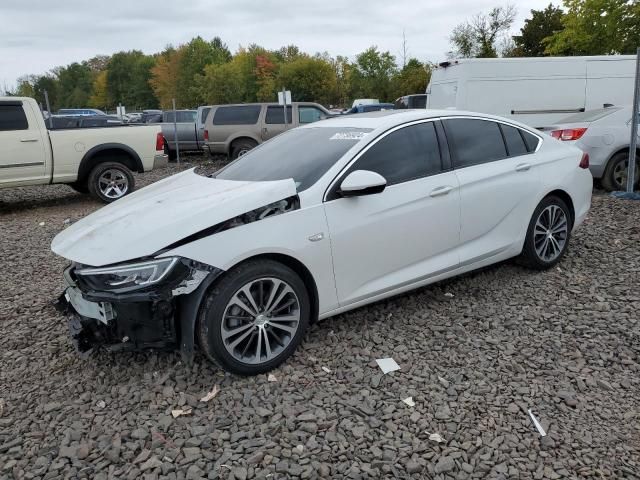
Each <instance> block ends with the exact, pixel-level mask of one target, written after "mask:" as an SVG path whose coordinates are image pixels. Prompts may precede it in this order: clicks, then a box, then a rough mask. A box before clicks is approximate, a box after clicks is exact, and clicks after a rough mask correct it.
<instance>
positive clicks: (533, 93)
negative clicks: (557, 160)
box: [426, 55, 636, 128]
mask: <svg viewBox="0 0 640 480" xmlns="http://www.w3.org/2000/svg"><path fill="white" fill-rule="evenodd" d="M635 58H636V57H635V55H610V56H592V57H536V58H473V59H466V58H465V59H459V60H450V61H447V62H443V63H441V64H440V65H438V67H437V68H436V69H434V70H433V73H432V76H431V82H430V83H429V85H428V86H427V91H426V93H427V108H437V109H442V108H445V109H446V108H451V109H457V110H469V111H474V112H481V113H490V114H494V115H500V116H503V117H507V118H511V119H513V120H517V121H520V122H523V123H525V124H527V125H529V126H532V127H535V128H540V127H543V126H545V125H549V124H553V123H556V122H557V121H558V120H560V119H562V118H564V117H566V116H568V115H571V114H572V113H577V112H583V111H585V110H591V109H594V108H602V106H603V105H605V104H613V105H631V104H632V103H633V88H634V83H633V82H634V76H635Z"/></svg>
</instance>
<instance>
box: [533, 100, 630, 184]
mask: <svg viewBox="0 0 640 480" xmlns="http://www.w3.org/2000/svg"><path fill="white" fill-rule="evenodd" d="M632 114H633V112H632V107H616V106H611V107H607V108H599V109H596V110H589V111H587V112H583V113H576V114H575V115H571V116H569V117H566V118H564V119H562V120H560V121H559V122H558V123H557V124H555V125H551V126H548V127H545V128H543V130H544V131H546V132H547V133H549V134H550V135H551V136H552V137H554V138H557V139H558V140H562V141H563V142H567V143H572V144H574V145H575V146H576V147H578V148H580V149H581V150H582V151H584V152H586V153H588V154H589V169H590V170H591V173H592V174H593V177H594V178H596V179H599V180H600V183H601V184H602V186H603V187H604V189H605V190H608V191H612V190H626V188H627V171H628V168H629V144H630V142H631V116H632ZM639 145H640V142H639ZM639 178H640V163H638V161H637V160H636V172H635V184H636V185H638V179H639Z"/></svg>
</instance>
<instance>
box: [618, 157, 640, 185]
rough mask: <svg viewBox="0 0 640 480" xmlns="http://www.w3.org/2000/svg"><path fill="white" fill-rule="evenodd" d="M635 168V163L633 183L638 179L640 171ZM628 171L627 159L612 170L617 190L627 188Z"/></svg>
mask: <svg viewBox="0 0 640 480" xmlns="http://www.w3.org/2000/svg"><path fill="white" fill-rule="evenodd" d="M637 167H638V164H637V163H636V171H635V175H634V177H635V179H634V180H635V181H634V183H635V182H637V181H638V178H640V171H639V169H638V168H637ZM628 171H629V159H625V160H621V161H620V162H618V163H617V164H616V165H615V167H614V168H613V181H614V182H615V183H616V185H617V187H618V189H619V190H624V189H625V188H627V178H628V173H627V172H628Z"/></svg>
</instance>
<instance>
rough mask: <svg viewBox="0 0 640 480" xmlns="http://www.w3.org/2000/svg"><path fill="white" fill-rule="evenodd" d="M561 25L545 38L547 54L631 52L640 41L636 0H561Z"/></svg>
mask: <svg viewBox="0 0 640 480" xmlns="http://www.w3.org/2000/svg"><path fill="white" fill-rule="evenodd" d="M564 7H565V9H566V11H567V13H566V14H565V15H564V17H563V19H562V24H563V25H564V29H563V30H561V31H559V32H556V33H554V34H553V35H551V36H550V37H548V38H547V39H546V40H545V43H546V49H545V53H547V54H549V55H609V54H624V53H635V51H636V48H637V47H638V45H639V44H640V43H639V42H640V28H638V27H639V26H640V2H638V1H637V0H633V1H628V0H565V1H564Z"/></svg>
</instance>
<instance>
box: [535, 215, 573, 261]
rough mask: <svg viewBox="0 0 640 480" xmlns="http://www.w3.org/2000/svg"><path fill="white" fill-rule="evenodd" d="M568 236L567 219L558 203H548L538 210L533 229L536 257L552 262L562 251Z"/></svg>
mask: <svg viewBox="0 0 640 480" xmlns="http://www.w3.org/2000/svg"><path fill="white" fill-rule="evenodd" d="M568 236H569V221H568V219H567V215H566V213H565V211H564V210H563V209H562V208H560V207H559V206H558V205H549V206H548V207H547V208H545V209H544V210H542V212H540V215H539V216H538V219H537V220H536V225H535V228H534V231H533V243H534V246H535V250H536V254H537V255H538V258H540V259H541V260H543V261H545V262H553V261H554V260H555V259H556V258H558V257H559V256H560V255H561V254H562V252H563V251H564V248H565V245H566V244H567V237H568Z"/></svg>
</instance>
